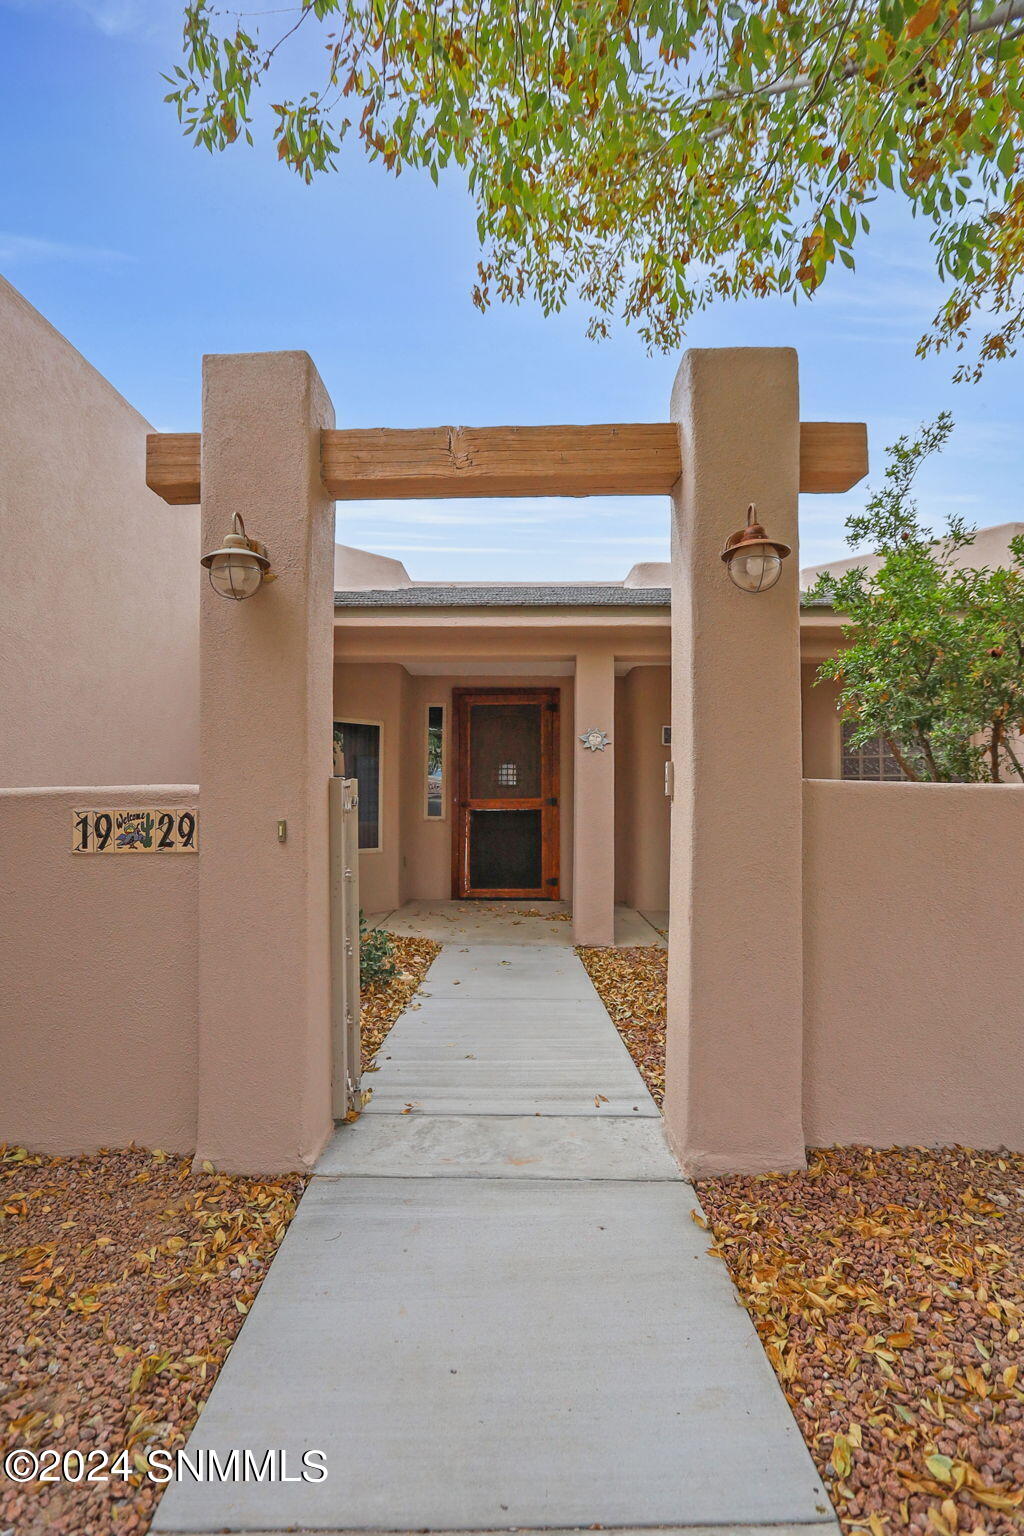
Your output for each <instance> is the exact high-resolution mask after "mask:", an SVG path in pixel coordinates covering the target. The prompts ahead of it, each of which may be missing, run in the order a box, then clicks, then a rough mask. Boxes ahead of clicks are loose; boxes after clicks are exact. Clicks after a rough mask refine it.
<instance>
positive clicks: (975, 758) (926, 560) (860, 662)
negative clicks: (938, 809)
mask: <svg viewBox="0 0 1024 1536" xmlns="http://www.w3.org/2000/svg"><path fill="white" fill-rule="evenodd" d="M952 427H953V423H952V419H951V417H950V416H949V415H948V414H943V415H941V416H939V417H938V418H937V420H936V421H934V422H933V423H932V424H931V425H929V426H924V427H922V428H921V432H920V435H919V437H918V438H917V439H916V440H915V441H913V442H911V441H909V440H908V439H907V438H906V437H901V438H900V440H899V442H897V443H896V444H895V445H894V446H893V447H892V448H890V449H889V454H890V460H889V464H888V466H887V468H886V471H885V481H884V484H883V486H882V489H881V490H880V491H879V492H878V493H877V494H876V495H875V496H873V497H872V498H871V500H870V501H869V502H868V504H867V506H866V507H865V509H864V511H863V512H862V513H857V514H856V515H854V516H852V517H850V518H848V519H847V523H846V529H847V535H848V540H849V543H850V544H851V546H853V547H854V548H856V547H857V546H860V545H864V544H867V545H869V546H870V550H871V553H873V554H875V555H878V556H880V557H881V565H880V566H879V567H878V568H877V569H876V570H874V571H872V572H870V573H869V572H868V571H867V570H866V568H865V567H863V566H855V567H854V568H853V569H852V570H850V571H848V572H847V573H846V574H845V575H844V576H831V575H829V574H827V573H826V574H823V575H822V576H821V577H820V578H819V580H818V582H817V584H816V585H815V587H814V588H813V589H812V591H811V593H810V594H809V597H811V598H812V599H813V598H820V599H825V600H827V601H828V602H830V603H831V604H832V607H833V608H835V609H836V610H837V611H838V612H841V613H843V614H845V615H847V616H848V618H849V621H850V622H849V624H848V625H846V626H844V630H843V634H844V638H846V639H847V640H848V641H849V645H848V647H847V648H846V649H845V650H843V651H841V652H840V653H839V655H838V656H834V657H832V658H831V659H830V660H828V661H826V662H824V663H823V664H822V666H821V667H820V668H819V670H818V679H819V681H820V680H821V679H822V678H832V679H834V680H835V681H836V682H838V683H839V685H840V687H839V703H840V709H841V711H842V714H843V717H844V718H845V719H846V720H847V721H850V722H852V724H853V727H854V729H853V732H852V735H851V742H852V743H853V744H854V745H860V744H862V743H863V742H866V741H868V740H870V739H871V738H872V737H875V736H882V737H884V739H885V741H886V744H887V745H888V747H889V750H890V751H891V752H892V754H893V756H894V757H895V758H896V760H897V762H898V763H899V765H900V767H901V769H902V770H903V772H904V774H905V775H906V777H907V778H910V779H918V780H936V781H952V780H983V779H985V780H990V781H992V782H993V783H1000V782H1002V781H1003V780H1004V779H1005V778H1007V777H1010V778H1018V779H1022V780H1024V766H1022V762H1021V744H1020V739H1019V738H1020V734H1021V732H1022V731H1024V538H1019V537H1018V538H1016V539H1014V540H1013V541H1012V543H1011V557H1010V564H1009V565H1008V566H1006V567H1005V568H1004V567H1000V568H997V569H995V570H989V569H986V568H981V569H963V568H961V567H959V566H957V565H956V564H954V558H955V556H956V554H957V552H958V551H962V550H963V549H965V548H967V547H969V546H970V545H971V543H972V542H973V540H974V534H973V532H970V531H969V530H968V529H967V528H965V526H964V524H963V522H962V521H961V520H960V519H959V518H956V517H952V518H950V519H949V521H948V524H947V528H946V532H945V535H944V537H943V538H942V539H941V540H939V541H933V540H932V538H931V536H930V534H929V533H928V532H927V530H926V529H925V528H924V527H923V526H922V524H921V522H920V521H919V519H918V514H917V506H916V503H915V502H914V500H913V498H912V496H911V490H912V486H913V482H914V477H915V476H916V474H917V471H918V469H919V468H920V466H921V464H922V462H923V461H924V459H925V458H927V456H928V455H929V454H931V453H934V452H937V451H939V450H941V448H942V447H943V445H944V443H945V442H946V439H947V438H948V436H949V434H950V432H951V430H952Z"/></svg>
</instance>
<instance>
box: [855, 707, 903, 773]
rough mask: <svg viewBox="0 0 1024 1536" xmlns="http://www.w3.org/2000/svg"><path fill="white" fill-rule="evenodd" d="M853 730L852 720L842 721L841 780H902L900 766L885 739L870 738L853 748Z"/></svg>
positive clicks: (882, 737)
mask: <svg viewBox="0 0 1024 1536" xmlns="http://www.w3.org/2000/svg"><path fill="white" fill-rule="evenodd" d="M854 730H855V726H854V723H853V721H852V720H844V721H843V778H844V779H877V780H881V781H883V782H885V783H898V782H899V781H900V780H902V778H903V774H902V773H901V772H900V765H899V763H898V762H897V761H896V759H895V758H894V757H893V755H892V753H891V752H890V751H889V748H888V747H887V746H886V744H885V737H884V736H872V737H871V738H870V740H868V741H864V742H862V743H861V744H860V746H859V747H855V746H853V745H852V743H851V741H850V737H851V736H852V735H853V732H854Z"/></svg>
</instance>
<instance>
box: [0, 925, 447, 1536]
mask: <svg viewBox="0 0 1024 1536" xmlns="http://www.w3.org/2000/svg"><path fill="white" fill-rule="evenodd" d="M394 945H395V958H396V960H397V961H398V963H399V964H400V965H401V967H402V973H403V974H402V975H401V976H400V977H399V978H398V979H397V980H395V981H393V982H390V983H388V984H387V985H386V986H378V987H371V988H368V989H367V990H366V993H365V995H364V998H363V1008H362V1013H361V1024H362V1034H363V1052H364V1060H365V1061H366V1062H368V1063H369V1062H370V1061H371V1060H372V1056H373V1054H374V1052H375V1051H376V1050H377V1048H378V1047H379V1045H380V1042H381V1040H382V1039H383V1038H384V1036H385V1035H386V1034H387V1031H388V1030H389V1029H390V1028H391V1026H392V1024H393V1023H394V1021H395V1019H397V1017H398V1015H399V1014H400V1013H401V1011H402V1009H403V1008H404V1007H406V1005H407V1004H408V1003H409V1001H410V999H411V998H412V996H413V994H414V993H415V992H416V991H417V990H418V988H419V985H420V982H421V980H422V978H423V976H424V974H425V972H426V970H427V968H428V966H429V965H430V963H431V961H432V960H433V959H434V957H435V955H436V954H437V953H438V951H439V949H440V945H438V944H434V943H432V942H431V941H430V940H429V939H398V938H396V939H395V940H394ZM304 1185H305V1180H304V1179H302V1178H299V1177H297V1176H296V1177H292V1178H283V1179H273V1180H256V1179H243V1178H229V1177H225V1176H222V1175H217V1174H214V1173H212V1172H207V1173H200V1174H198V1175H196V1174H193V1173H192V1172H191V1163H190V1160H189V1159H187V1158H179V1157H169V1156H167V1155H166V1154H165V1153H163V1152H142V1151H137V1150H135V1149H132V1150H130V1151H127V1152H100V1153H97V1154H95V1155H94V1156H91V1157H78V1158H49V1157H39V1156H35V1155H29V1154H28V1153H26V1152H25V1151H24V1150H23V1149H20V1148H13V1147H11V1148H8V1147H0V1459H2V1456H4V1455H6V1454H7V1452H8V1451H10V1450H13V1449H15V1448H20V1447H25V1448H27V1449H28V1450H30V1451H34V1452H37V1453H39V1452H41V1451H42V1450H43V1449H44V1448H47V1449H52V1450H53V1451H56V1452H57V1453H58V1454H60V1455H61V1456H63V1454H64V1453H65V1452H67V1451H71V1450H74V1449H78V1450H81V1451H83V1452H85V1453H86V1454H88V1453H89V1452H97V1451H106V1452H108V1453H109V1458H110V1459H111V1460H113V1459H114V1458H116V1457H117V1456H118V1454H119V1453H120V1452H121V1451H127V1463H126V1470H128V1480H127V1481H125V1479H124V1477H122V1476H118V1477H115V1478H113V1479H111V1480H109V1481H107V1482H92V1483H84V1482H83V1483H73V1482H53V1483H29V1484H25V1485H22V1486H18V1485H16V1484H14V1483H12V1482H10V1481H8V1480H7V1479H5V1478H4V1476H3V1473H2V1472H0V1536H6V1533H7V1532H8V1531H9V1530H10V1531H14V1532H15V1533H16V1536H65V1533H66V1536H121V1533H129V1536H134V1533H139V1532H143V1531H145V1530H146V1529H147V1528H148V1526H149V1522H150V1519H151V1518H152V1514H153V1511H154V1509H155V1507H156V1503H157V1501H158V1498H159V1493H160V1488H159V1487H158V1485H156V1484H154V1483H152V1482H150V1481H149V1480H148V1479H147V1478H146V1477H144V1475H143V1469H144V1466H145V1462H144V1456H145V1452H146V1448H147V1446H148V1447H152V1448H153V1449H157V1448H159V1449H161V1450H171V1451H174V1450H176V1449H179V1448H181V1447H182V1446H184V1444H185V1442H186V1440H187V1439H188V1436H189V1433H190V1431H191V1429H192V1426H193V1425H194V1424H195V1421H196V1418H197V1417H198V1414H199V1410H200V1408H201V1407H202V1405H203V1403H204V1401H205V1400H206V1398H207V1396H208V1395H209V1392H210V1389H211V1387H212V1386H213V1383H214V1381H215V1379H216V1376H217V1372H218V1371H219V1369H220V1367H221V1365H222V1364H223V1362H224V1360H225V1358H226V1356H227V1354H228V1351H229V1350H230V1348H231V1344H232V1342H233V1340H234V1339H235V1337H236V1335H237V1333H238V1330H239V1329H240V1328H241V1326H242V1323H243V1321H244V1319H245V1314H246V1313H247V1312H248V1310H249V1307H250V1306H251V1304H252V1301H253V1299H254V1298H255V1295H256V1293H257V1291H258V1290H259V1287H260V1284H261V1283H262V1280H263V1277H264V1275H265V1274H266V1271H267V1268H268V1266H269V1264H270V1261H271V1259H272V1258H273V1256H274V1254H275V1253H276V1251H277V1248H278V1246H279V1244H280V1242H281V1239H282V1237H283V1236H284V1233H285V1229H286V1228H287V1226H288V1223H289V1222H290V1220H291V1218H292V1216H293V1215H294V1213H295V1208H296V1205H297V1203H298V1199H299V1196H300V1195H301V1193H302V1190H303V1187H304ZM71 1470H72V1471H73V1472H77V1470H78V1469H77V1463H76V1462H72V1463H71ZM86 1470H87V1471H93V1472H97V1471H99V1470H100V1468H99V1466H98V1463H97V1461H95V1460H94V1461H93V1462H91V1463H90V1464H89V1466H88V1467H87V1469H86Z"/></svg>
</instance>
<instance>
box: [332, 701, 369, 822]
mask: <svg viewBox="0 0 1024 1536" xmlns="http://www.w3.org/2000/svg"><path fill="white" fill-rule="evenodd" d="M380 732H381V728H380V726H379V725H373V724H370V723H369V722H367V721H362V720H335V722H334V771H335V773H338V774H341V775H342V776H343V777H345V778H347V779H356V780H358V782H359V846H360V848H379V847H380Z"/></svg>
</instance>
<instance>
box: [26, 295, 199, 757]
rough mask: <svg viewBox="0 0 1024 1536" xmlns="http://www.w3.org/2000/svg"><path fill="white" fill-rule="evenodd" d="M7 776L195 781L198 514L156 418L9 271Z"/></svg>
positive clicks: (197, 658)
mask: <svg viewBox="0 0 1024 1536" xmlns="http://www.w3.org/2000/svg"><path fill="white" fill-rule="evenodd" d="M0 356H2V357H3V369H2V370H0V522H2V524H3V529H4V550H3V560H4V600H3V603H2V604H0V654H2V656H3V661H4V664H3V667H2V668H0V716H2V718H3V730H2V732H0V785H5V786H8V787H20V786H22V785H45V784H53V785H60V784H146V783H161V784H173V783H194V782H195V779H196V777H197V776H198V772H199V747H198V723H199V714H198V708H199V691H198V666H199V630H198V599H199V584H198V582H197V580H196V561H197V560H198V558H199V514H198V509H197V508H196V507H169V506H167V505H166V504H165V503H164V502H163V501H161V500H160V498H159V497H157V496H155V495H154V494H153V493H152V491H149V490H147V488H146V482H145V453H146V433H147V432H148V431H150V430H151V428H150V427H149V424H148V423H147V422H146V421H145V420H144V418H143V417H142V416H140V415H139V413H138V411H136V410H135V409H134V408H133V407H132V406H130V405H129V404H128V402H127V401H126V400H124V399H123V398H122V397H121V396H120V395H119V394H118V392H117V390H116V389H115V388H114V387H113V385H112V384H110V383H108V381H107V380H106V379H105V378H103V377H102V375H101V374H99V373H97V371H96V369H95V368H93V367H92V365H91V364H90V363H88V362H86V360H85V358H84V357H82V356H81V354H80V353H79V352H76V350H75V349H74V347H72V346H71V344H70V343H69V342H68V341H66V340H65V338H64V337H63V336H61V335H60V334H59V332H57V331H56V330H54V328H53V326H52V325H50V323H49V322H48V321H47V320H44V319H43V317H42V315H40V314H39V313H38V312H37V311H36V310H35V309H33V308H32V306H31V305H30V304H29V303H28V302H27V301H26V300H25V299H24V298H22V296H21V294H19V293H18V292H16V290H15V289H13V288H12V287H11V286H10V284H9V283H6V282H4V280H3V279H2V278H0Z"/></svg>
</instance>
